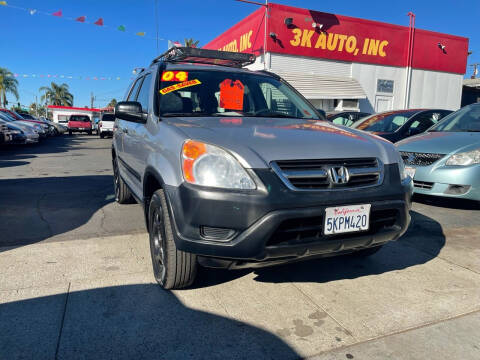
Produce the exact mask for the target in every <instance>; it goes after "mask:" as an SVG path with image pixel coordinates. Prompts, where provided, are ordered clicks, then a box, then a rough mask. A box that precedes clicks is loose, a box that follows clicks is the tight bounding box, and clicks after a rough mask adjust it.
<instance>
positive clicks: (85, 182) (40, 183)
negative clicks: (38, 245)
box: [0, 175, 114, 247]
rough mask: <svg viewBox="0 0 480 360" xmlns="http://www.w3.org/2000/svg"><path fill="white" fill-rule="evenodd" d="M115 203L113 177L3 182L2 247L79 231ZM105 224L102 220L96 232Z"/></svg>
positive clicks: (0, 196) (0, 186)
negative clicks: (96, 214)
mask: <svg viewBox="0 0 480 360" xmlns="http://www.w3.org/2000/svg"><path fill="white" fill-rule="evenodd" d="M113 201H114V195H113V177H112V176H111V175H89V176H71V177H39V178H27V179H18V178H17V179H4V180H0V202H1V206H0V234H1V236H0V247H1V246H18V245H26V244H31V243H35V242H38V241H41V240H44V239H47V238H49V237H51V236H54V235H57V234H61V233H64V232H67V231H70V230H73V229H76V228H78V227H80V226H81V225H83V224H85V223H86V222H87V221H89V219H90V218H91V217H92V215H93V214H94V213H95V212H97V211H98V210H99V209H102V208H103V207H104V206H105V205H107V204H108V203H111V202H113ZM102 225H103V224H102V222H101V221H100V222H99V223H98V224H96V227H97V228H96V229H93V230H94V231H97V230H101V226H102Z"/></svg>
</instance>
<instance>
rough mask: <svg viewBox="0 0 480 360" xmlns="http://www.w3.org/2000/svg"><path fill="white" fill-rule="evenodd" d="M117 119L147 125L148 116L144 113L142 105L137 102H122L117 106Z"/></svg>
mask: <svg viewBox="0 0 480 360" xmlns="http://www.w3.org/2000/svg"><path fill="white" fill-rule="evenodd" d="M115 117H117V118H119V119H122V120H127V121H132V122H136V123H141V124H145V123H146V122H147V114H144V113H143V111H142V105H141V104H140V103H139V102H137V101H120V102H119V103H117V105H115Z"/></svg>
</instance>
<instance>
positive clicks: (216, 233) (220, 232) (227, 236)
mask: <svg viewBox="0 0 480 360" xmlns="http://www.w3.org/2000/svg"><path fill="white" fill-rule="evenodd" d="M236 233H237V232H236V231H235V230H233V229H227V228H217V227H211V226H200V235H201V236H202V237H203V238H205V239H207V240H213V241H224V242H225V241H230V240H231V239H232V238H233V237H234V236H235V234H236Z"/></svg>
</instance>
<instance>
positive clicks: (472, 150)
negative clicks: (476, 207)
mask: <svg viewBox="0 0 480 360" xmlns="http://www.w3.org/2000/svg"><path fill="white" fill-rule="evenodd" d="M396 145H397V147H398V149H399V150H400V152H401V154H402V157H403V159H404V161H405V164H406V165H407V167H408V172H409V173H410V175H411V176H412V177H413V183H414V192H416V193H419V194H427V195H434V196H446V197H456V198H464V199H471V200H477V201H479V200H480V103H477V104H472V105H468V106H465V107H463V108H461V109H460V110H458V111H456V112H454V113H452V114H450V115H448V116H446V117H445V118H444V119H443V120H442V121H440V122H439V123H438V124H436V125H435V126H433V127H432V128H430V129H429V130H428V131H427V132H426V133H425V134H421V135H418V136H414V137H411V138H408V139H405V140H403V141H400V142H399V143H397V144H396Z"/></svg>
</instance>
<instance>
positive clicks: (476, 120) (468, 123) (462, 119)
mask: <svg viewBox="0 0 480 360" xmlns="http://www.w3.org/2000/svg"><path fill="white" fill-rule="evenodd" d="M428 131H429V132H430V131H452V132H480V105H478V104H475V105H470V106H465V107H463V108H461V109H460V110H457V111H455V112H454V113H451V114H450V115H447V116H445V118H444V119H442V121H440V122H439V123H438V124H437V125H435V126H433V127H432V128H431V129H430V130H428Z"/></svg>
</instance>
